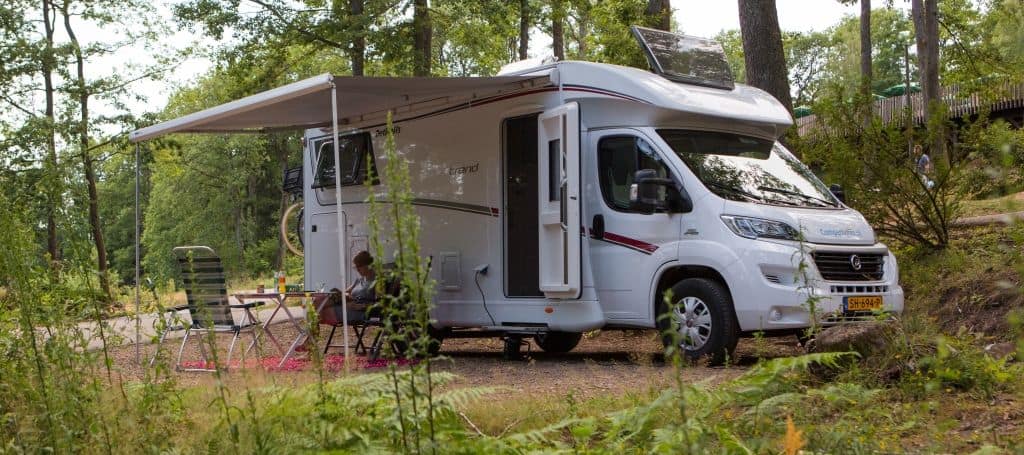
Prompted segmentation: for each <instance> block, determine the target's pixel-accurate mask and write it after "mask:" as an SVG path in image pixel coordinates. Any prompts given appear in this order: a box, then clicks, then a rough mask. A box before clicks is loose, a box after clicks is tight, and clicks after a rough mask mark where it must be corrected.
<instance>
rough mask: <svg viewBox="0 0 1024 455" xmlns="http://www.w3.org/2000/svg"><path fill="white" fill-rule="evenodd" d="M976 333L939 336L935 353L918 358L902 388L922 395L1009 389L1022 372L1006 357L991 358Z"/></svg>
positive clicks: (987, 393) (989, 394)
mask: <svg viewBox="0 0 1024 455" xmlns="http://www.w3.org/2000/svg"><path fill="white" fill-rule="evenodd" d="M977 338H978V336H977V335H971V334H969V333H967V331H966V330H962V331H961V333H959V334H958V336H957V337H956V338H949V337H939V338H938V339H937V341H936V342H935V352H934V354H931V355H926V356H923V357H921V358H920V359H918V362H917V368H916V371H914V372H913V373H912V374H909V375H907V376H906V378H905V380H904V381H903V386H904V389H905V390H907V391H908V392H910V393H912V394H914V395H916V396H921V395H923V394H926V393H933V392H945V393H949V392H952V391H953V390H954V389H955V390H957V391H966V392H970V393H974V394H977V395H979V398H986V399H987V398H991V397H992V395H993V394H995V393H996V392H997V391H1005V390H1008V389H1009V385H1010V383H1011V382H1012V381H1016V380H1018V379H1019V378H1020V375H1021V374H1022V373H1024V370H1022V369H1021V368H1020V367H1015V366H1012V365H1007V363H1006V360H1005V359H993V358H991V357H989V356H988V355H986V354H985V353H984V352H983V351H982V350H981V349H980V348H979V346H978V343H977V341H978V340H977Z"/></svg>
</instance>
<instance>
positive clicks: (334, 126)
mask: <svg viewBox="0 0 1024 455" xmlns="http://www.w3.org/2000/svg"><path fill="white" fill-rule="evenodd" d="M331 134H332V135H333V138H334V202H335V203H336V204H337V210H335V212H334V213H335V215H336V216H337V217H338V219H337V222H338V273H340V274H341V326H342V331H343V332H344V334H345V371H348V369H349V356H348V301H347V299H348V298H347V297H346V296H345V294H346V292H345V291H347V290H348V281H347V280H346V274H345V268H346V266H347V265H348V262H347V258H346V257H345V243H346V240H347V239H346V237H347V235H346V231H347V228H348V226H346V225H345V217H344V216H343V215H342V213H341V207H342V206H341V152H340V150H341V149H340V144H338V88H337V86H335V85H334V82H333V81H332V82H331Z"/></svg>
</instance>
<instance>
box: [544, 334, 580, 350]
mask: <svg viewBox="0 0 1024 455" xmlns="http://www.w3.org/2000/svg"><path fill="white" fill-rule="evenodd" d="M582 338H583V334H582V333H579V332H546V333H538V334H537V335H534V336H533V341H535V342H537V346H540V348H541V349H543V350H544V352H550V353H553V354H564V353H566V352H569V351H571V350H573V348H575V347H576V345H577V344H580V340H581V339H582Z"/></svg>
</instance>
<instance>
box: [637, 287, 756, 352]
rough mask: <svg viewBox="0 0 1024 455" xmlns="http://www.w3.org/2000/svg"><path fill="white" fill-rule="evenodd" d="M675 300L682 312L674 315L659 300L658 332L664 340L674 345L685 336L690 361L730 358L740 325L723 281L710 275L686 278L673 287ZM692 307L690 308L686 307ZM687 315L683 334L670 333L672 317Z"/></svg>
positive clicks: (682, 327)
mask: <svg viewBox="0 0 1024 455" xmlns="http://www.w3.org/2000/svg"><path fill="white" fill-rule="evenodd" d="M671 292H672V301H673V302H674V303H675V306H677V307H678V308H679V309H681V310H682V311H681V312H680V314H679V316H673V315H672V314H671V313H670V309H669V308H668V307H667V305H666V304H665V300H664V299H663V298H659V299H658V303H657V309H658V324H657V325H658V331H659V332H661V334H662V337H661V339H662V343H664V344H665V346H666V347H668V346H671V345H672V343H674V342H675V341H676V340H679V339H680V338H682V340H681V343H680V346H681V347H683V353H684V354H685V355H686V357H687V358H689V359H690V360H694V361H696V360H700V359H705V358H706V359H708V363H709V364H710V365H721V364H723V363H725V362H726V360H727V359H729V358H731V357H732V355H733V352H734V351H735V350H736V343H737V342H738V341H739V327H738V325H737V324H736V315H735V311H734V310H733V306H732V297H731V296H730V295H729V291H728V290H726V288H725V286H723V285H722V284H721V283H719V282H717V281H714V280H709V279H707V278H687V279H685V280H682V281H680V282H678V283H676V284H675V286H672V288H671ZM687 306H690V310H689V311H687V309H686V307H687ZM673 313H674V312H673ZM673 317H676V318H679V317H685V318H686V320H685V321H683V322H682V323H681V329H685V331H683V330H681V332H685V333H682V334H672V333H670V327H671V319H672V318H673Z"/></svg>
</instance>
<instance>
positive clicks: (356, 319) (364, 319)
mask: <svg viewBox="0 0 1024 455" xmlns="http://www.w3.org/2000/svg"><path fill="white" fill-rule="evenodd" d="M432 264H433V256H428V257H427V270H428V273H429V270H430V268H431V266H432ZM394 268H395V264H394V263H387V264H385V265H384V270H386V271H387V272H386V273H385V277H384V279H385V280H387V281H386V282H385V283H384V292H385V293H386V294H387V295H389V296H391V297H394V298H398V297H399V296H400V295H401V292H402V282H401V280H400V278H399V277H398V276H396V275H394V274H393V273H392V272H391V271H393V270H394ZM379 301H380V299H379V298H378V299H377V302H379ZM377 302H374V303H373V304H370V305H368V306H366V305H363V306H362V307H357V306H354V305H353V304H351V303H350V304H349V308H348V322H349V326H350V327H352V328H353V330H354V331H355V332H356V348H355V350H356V354H359V353H360V351H362V354H364V355H367V356H368V357H370V358H371V359H376V358H377V357H379V356H380V352H381V345H382V344H383V339H384V327H385V324H384V320H383V319H382V318H381V316H380V311H379V310H378V309H377V308H374V306H375V305H376V303H377ZM399 304H400V305H401V304H404V302H399ZM335 308H336V306H335V305H324V307H323V310H321V312H320V323H321V324H327V325H331V333H330V335H328V336H327V345H326V346H324V353H325V354H326V353H327V350H328V349H330V348H332V347H341V346H342V345H336V344H331V340H332V339H333V338H334V331H335V329H337V328H338V327H339V326H341V322H342V321H341V316H340V314H338V313H336V312H335ZM325 313H326V314H325ZM399 319H401V318H399ZM392 323H393V325H396V326H397V325H400V324H401V323H402V321H400V320H394V319H392ZM371 327H377V333H376V334H374V336H373V341H372V342H370V344H369V346H367V345H366V344H365V341H364V339H365V337H366V332H367V330H368V329H369V328H371ZM399 344H400V343H398V342H395V343H393V345H392V346H393V347H394V348H395V350H396V351H398V352H404V351H405V348H404V347H402V346H399Z"/></svg>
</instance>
